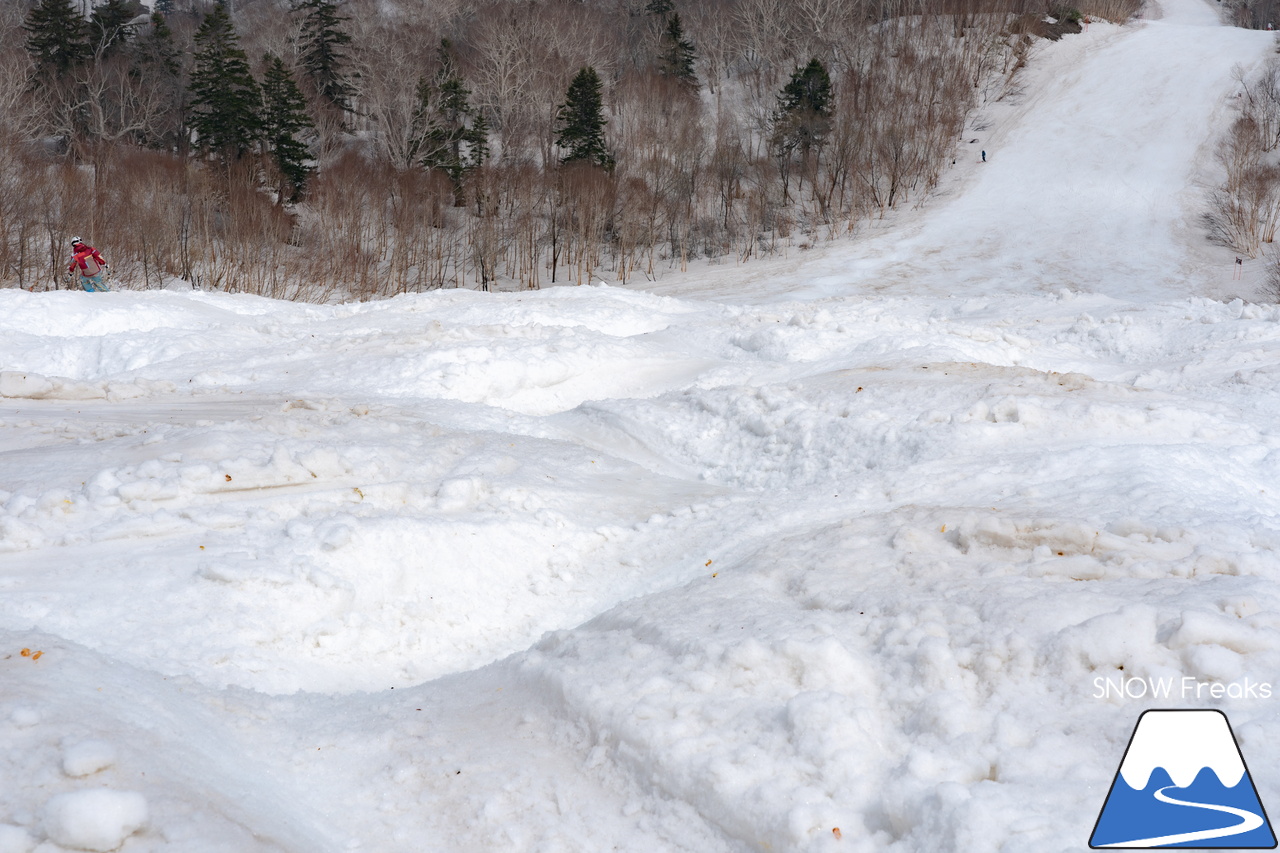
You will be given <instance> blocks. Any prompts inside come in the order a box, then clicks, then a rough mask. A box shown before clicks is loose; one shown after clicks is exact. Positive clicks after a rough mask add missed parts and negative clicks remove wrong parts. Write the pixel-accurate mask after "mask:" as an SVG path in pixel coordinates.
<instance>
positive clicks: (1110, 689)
mask: <svg viewBox="0 0 1280 853" xmlns="http://www.w3.org/2000/svg"><path fill="white" fill-rule="evenodd" d="M1093 698H1094V699H1224V698H1225V699H1270V698H1271V684H1270V683H1269V682H1265V681H1254V680H1252V679H1250V678H1244V679H1242V680H1240V681H1232V682H1229V683H1225V684H1224V683H1223V682H1221V681H1200V680H1198V679H1196V678H1193V677H1192V676H1190V675H1184V676H1182V677H1181V678H1174V677H1172V676H1168V677H1164V678H1155V677H1152V676H1149V675H1148V676H1146V677H1143V678H1138V677H1136V676H1134V677H1131V678H1121V677H1117V676H1101V675H1099V676H1098V677H1096V678H1095V679H1093Z"/></svg>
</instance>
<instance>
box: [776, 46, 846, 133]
mask: <svg viewBox="0 0 1280 853" xmlns="http://www.w3.org/2000/svg"><path fill="white" fill-rule="evenodd" d="M831 110H832V92H831V77H830V75H828V74H827V69H826V68H825V67H824V66H823V64H822V63H821V62H819V61H818V60H817V59H811V60H809V64H808V65H806V66H805V67H804V68H797V69H796V70H795V73H793V74H792V75H791V80H790V81H789V82H788V83H787V85H786V86H785V87H784V88H783V90H782V94H781V95H779V96H778V111H777V112H776V113H775V114H774V145H775V146H776V147H777V148H778V150H779V151H780V152H782V153H784V154H789V153H790V152H792V151H795V150H796V149H800V150H801V151H802V152H804V153H805V154H808V152H809V150H810V149H811V148H813V147H815V146H817V145H820V144H821V143H822V141H823V140H824V139H825V138H826V134H827V131H828V130H829V129H830V128H831Z"/></svg>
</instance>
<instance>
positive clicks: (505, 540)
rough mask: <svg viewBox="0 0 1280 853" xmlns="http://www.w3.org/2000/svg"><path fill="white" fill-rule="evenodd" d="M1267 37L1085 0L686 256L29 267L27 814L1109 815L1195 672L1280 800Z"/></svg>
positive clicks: (0, 402) (22, 707)
mask: <svg viewBox="0 0 1280 853" xmlns="http://www.w3.org/2000/svg"><path fill="white" fill-rule="evenodd" d="M1272 46H1273V40H1272V37H1271V36H1268V35H1267V34H1266V33H1262V32H1257V31H1242V30H1237V29H1232V28H1228V27H1224V26H1220V25H1219V24H1218V23H1217V19H1216V17H1215V14H1214V10H1213V8H1212V7H1211V6H1210V5H1209V4H1207V3H1204V2H1203V0H1161V2H1158V3H1154V4H1152V6H1151V7H1150V8H1149V10H1148V11H1147V13H1146V15H1145V16H1144V17H1143V19H1141V20H1139V21H1136V22H1134V23H1132V24H1129V25H1126V26H1124V27H1117V26H1112V25H1100V24H1094V25H1092V26H1091V27H1090V30H1089V31H1088V32H1086V33H1083V34H1081V35H1078V36H1073V37H1070V38H1066V39H1063V40H1061V41H1058V42H1053V43H1048V44H1045V45H1043V46H1042V47H1040V48H1039V49H1038V50H1037V51H1036V52H1035V53H1034V54H1033V55H1032V56H1031V57H1030V59H1029V66H1028V68H1027V69H1026V74H1025V76H1024V77H1023V89H1022V91H1021V93H1020V95H1019V96H1018V97H1017V98H1014V99H1011V100H1010V101H1009V102H1008V103H1004V104H1001V105H997V106H991V107H989V108H988V110H987V112H986V113H985V114H984V115H982V116H980V117H979V118H978V120H977V121H978V123H979V125H980V127H977V126H975V127H972V128H971V130H972V135H971V136H967V138H976V139H978V140H979V142H977V143H974V144H970V143H968V142H967V141H965V142H961V143H960V145H961V146H963V147H962V148H961V149H959V150H960V151H966V152H968V153H969V156H968V157H967V158H960V157H957V163H956V166H955V167H954V169H952V170H950V171H949V173H948V175H947V176H946V178H945V179H944V181H943V183H942V184H941V186H940V187H939V190H938V194H937V195H936V196H934V197H932V198H930V199H929V200H928V202H927V203H926V204H923V205H921V206H919V207H912V208H909V209H905V210H901V211H898V212H895V213H893V214H892V215H890V216H887V217H885V218H884V219H883V220H877V221H876V222H875V223H873V224H871V225H867V226H865V227H864V228H863V229H862V230H861V231H860V232H859V233H857V234H855V235H853V236H851V237H847V238H841V239H840V240H837V241H835V242H833V243H831V244H829V245H825V246H823V245H819V246H816V247H814V248H811V249H809V250H807V251H801V250H799V249H798V248H797V249H795V250H793V251H791V252H790V253H789V255H788V256H787V257H780V258H776V259H766V260H761V261H756V262H752V263H751V264H747V265H736V264H734V263H732V262H725V263H720V264H710V265H706V266H701V267H694V268H693V271H691V272H690V273H688V274H686V275H683V276H680V277H678V278H677V277H675V276H672V277H670V278H668V279H666V280H664V282H663V283H661V284H660V285H652V286H648V285H646V286H644V287H642V286H637V285H636V284H634V283H633V284H632V285H631V286H628V287H562V288H548V289H545V290H542V291H537V292H527V293H491V294H486V293H477V292H473V291H467V290H445V291H436V292H432V293H425V294H410V295H404V296H400V297H397V298H394V299H389V300H383V301H377V302H368V303H352V304H346V305H332V306H313V305H304V304H299V303H293V302H278V301H272V300H267V299H262V298H258V297H253V296H248V295H243V294H241V295H232V294H225V293H201V292H185V291H170V290H151V291H141V292H118V293H111V294H85V293H72V292H55V293H30V292H25V291H21V290H16V289H6V290H0V330H2V331H3V336H2V337H0V365H2V366H3V372H0V466H2V470H3V471H4V477H3V479H2V480H0V591H2V594H0V685H3V686H2V687H0V736H2V737H3V739H4V742H5V744H6V746H7V749H6V750H4V751H3V752H0V778H4V779H8V780H16V781H17V782H18V784H10V785H7V786H0V851H3V852H4V853H9V851H21V853H31V851H33V850H39V851H40V853H45V851H49V853H53V851H54V850H56V849H97V850H108V849H117V848H118V849H120V850H122V851H126V853H140V851H159V850H173V851H178V850H181V851H183V853H192V851H196V852H197V853H202V852H203V851H209V853H212V851H235V853H249V851H296V853H326V852H327V851H352V850H364V851H377V852H378V853H398V851H403V853H420V851H424V850H431V851H436V850H439V851H451V852H452V851H480V850H494V849H501V850H527V851H548V852H549V851H584V853H586V851H600V850H627V851H636V853H650V851H657V850H662V851H667V850H670V851H690V853H694V851H696V852H697V853H707V851H726V853H727V852H728V851H733V853H745V851H784V850H785V851H846V850H848V851H865V853H873V851H874V853H907V851H912V853H916V852H917V851H918V853H926V851H927V853H937V851H956V853H986V851H991V853H995V851H1001V853H1021V851H1033V850H1034V851H1042V850H1054V851H1057V850H1083V849H1086V848H1087V843H1088V839H1089V835H1090V832H1091V830H1092V829H1093V826H1094V822H1095V820H1096V818H1097V817H1098V814H1099V810H1100V809H1101V807H1102V804H1103V801H1104V799H1105V797H1106V795H1107V791H1108V786H1109V785H1110V784H1111V782H1112V780H1113V778H1114V776H1115V774H1116V772H1117V768H1118V766H1119V763H1120V760H1121V758H1122V756H1123V755H1124V751H1125V746H1126V743H1127V742H1128V738H1129V735H1130V733H1131V732H1132V731H1133V727H1134V724H1135V722H1136V720H1137V718H1138V715H1139V714H1140V712H1141V711H1142V710H1144V709H1147V708H1180V707H1187V708H1206V707H1213V708H1220V709H1222V710H1223V711H1224V712H1225V713H1226V714H1227V715H1228V716H1229V718H1230V723H1231V727H1232V730H1233V731H1234V733H1235V736H1236V737H1237V738H1238V740H1239V744H1240V748H1241V750H1243V755H1244V757H1245V759H1246V761H1247V763H1248V766H1249V768H1250V769H1251V770H1252V771H1253V783H1254V784H1255V785H1256V788H1257V793H1258V797H1259V798H1260V800H1261V802H1262V804H1263V805H1264V806H1265V805H1267V804H1272V808H1273V813H1274V808H1275V806H1274V804H1275V803H1276V802H1280V799H1278V798H1280V777H1277V776H1276V775H1275V774H1274V772H1273V771H1272V770H1271V769H1270V768H1273V767H1275V766H1277V764H1280V715H1278V714H1277V712H1276V710H1275V707H1276V706H1275V696H1276V691H1275V685H1274V684H1273V683H1272V681H1271V679H1273V678H1274V673H1275V672H1277V671H1280V643H1278V642H1277V640H1278V639H1280V593H1277V587H1276V584H1275V580H1276V578H1277V575H1278V573H1280V554H1278V552H1280V486H1277V479H1278V476H1280V454H1277V448H1280V433H1277V432H1276V426H1275V425H1276V423H1277V415H1278V414H1280V389H1278V387H1277V381H1276V379H1277V376H1280V308H1277V307H1275V306H1270V305H1259V304H1254V303H1251V302H1244V301H1240V300H1239V299H1234V298H1233V297H1235V296H1237V295H1244V296H1250V295H1251V294H1250V293H1249V292H1247V291H1248V289H1249V288H1253V287H1255V286H1256V285H1255V282H1254V281H1249V280H1246V281H1243V282H1233V281H1231V269H1230V263H1231V258H1232V256H1231V255H1229V254H1227V253H1226V251H1225V250H1221V249H1218V248H1215V247H1212V246H1210V245H1209V244H1208V243H1207V242H1206V241H1205V238H1204V235H1203V232H1202V231H1200V230H1199V229H1198V228H1197V227H1196V222H1197V217H1198V215H1199V213H1200V212H1202V210H1203V205H1204V191H1205V187H1206V186H1209V185H1211V184H1212V182H1213V181H1214V180H1216V177H1215V175H1214V173H1213V169H1214V166H1213V164H1212V162H1211V158H1210V157H1209V156H1208V154H1207V152H1208V151H1209V149H1210V146H1212V145H1213V144H1215V140H1216V138H1217V137H1216V136H1215V132H1216V130H1217V128H1218V125H1220V124H1221V123H1223V122H1224V121H1226V116H1227V115H1228V104H1229V103H1230V99H1231V98H1232V96H1233V94H1234V88H1233V87H1234V85H1235V84H1234V82H1233V80H1232V75H1231V68H1232V66H1233V65H1234V64H1236V63H1244V64H1246V65H1249V64H1254V63H1257V62H1259V61H1261V60H1262V59H1263V58H1264V56H1265V55H1266V54H1267V53H1268V52H1269V51H1270V50H1272ZM975 149H976V150H977V151H982V150H985V151H986V152H987V155H988V159H987V162H985V163H983V162H981V159H980V156H978V157H975V156H973V153H974V150H975ZM1232 288H1239V291H1238V292H1237V291H1233V290H1232ZM1161 683H1163V684H1167V685H1169V686H1168V689H1167V690H1165V691H1164V695H1159V696H1156V695H1153V694H1152V692H1151V691H1152V689H1153V688H1152V685H1158V684H1161ZM1188 684H1189V685H1190V691H1189V692H1188V688H1187V686H1186V685H1188ZM1261 685H1265V687H1266V689H1265V690H1263V689H1261ZM1139 688H1141V689H1142V693H1141V694H1139V693H1138V690H1139ZM1215 694H1219V695H1217V696H1216V697H1215ZM135 829H136V832H135V831H134V830H135ZM55 844H56V845H58V846H57V847H55V846H54V845H55ZM37 845H40V846H38V847H37Z"/></svg>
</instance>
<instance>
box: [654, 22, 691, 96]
mask: <svg viewBox="0 0 1280 853" xmlns="http://www.w3.org/2000/svg"><path fill="white" fill-rule="evenodd" d="M693 61H694V51H693V42H691V41H689V40H688V39H687V38H685V35H684V26H683V25H682V24H681V23H680V16H679V15H672V16H671V18H670V19H669V20H668V21H667V28H666V29H665V30H664V31H663V33H662V46H661V53H660V54H659V57H658V67H659V69H660V70H661V71H662V73H663V74H666V75H668V76H669V77H674V78H676V79H677V80H679V81H680V82H681V83H683V84H685V85H687V86H691V87H693V88H695V89H696V88H697V86H698V75H697V74H696V73H695V72H694V70H693Z"/></svg>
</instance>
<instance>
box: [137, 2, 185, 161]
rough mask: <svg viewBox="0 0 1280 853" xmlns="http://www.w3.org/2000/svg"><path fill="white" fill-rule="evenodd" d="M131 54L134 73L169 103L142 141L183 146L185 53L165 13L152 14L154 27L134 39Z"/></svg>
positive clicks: (155, 144)
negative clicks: (175, 38) (183, 57)
mask: <svg viewBox="0 0 1280 853" xmlns="http://www.w3.org/2000/svg"><path fill="white" fill-rule="evenodd" d="M132 53H133V73H134V74H136V75H137V76H138V77H140V78H141V79H143V80H146V81H147V82H148V84H149V85H150V86H152V87H154V88H153V91H157V92H159V93H161V97H162V99H163V101H164V103H165V105H166V106H165V110H164V112H165V114H164V116H163V118H161V119H160V120H159V121H157V122H156V124H155V126H154V128H153V129H152V131H151V132H150V133H148V135H147V136H146V137H145V138H141V139H139V142H141V143H142V144H144V145H153V146H157V147H162V148H167V149H169V150H174V149H181V148H182V140H183V137H184V134H183V133H182V121H183V116H182V112H183V100H184V97H185V90H184V88H183V85H182V60H181V58H180V57H181V55H182V54H181V52H180V51H179V50H178V46H177V45H176V44H175V43H174V37H173V30H171V29H169V25H168V23H167V22H166V21H165V19H164V15H162V14H160V13H159V12H153V13H152V14H151V29H150V31H149V32H147V33H146V34H144V35H142V36H140V37H139V38H138V39H137V40H136V41H135V42H134V45H133V51H132Z"/></svg>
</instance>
